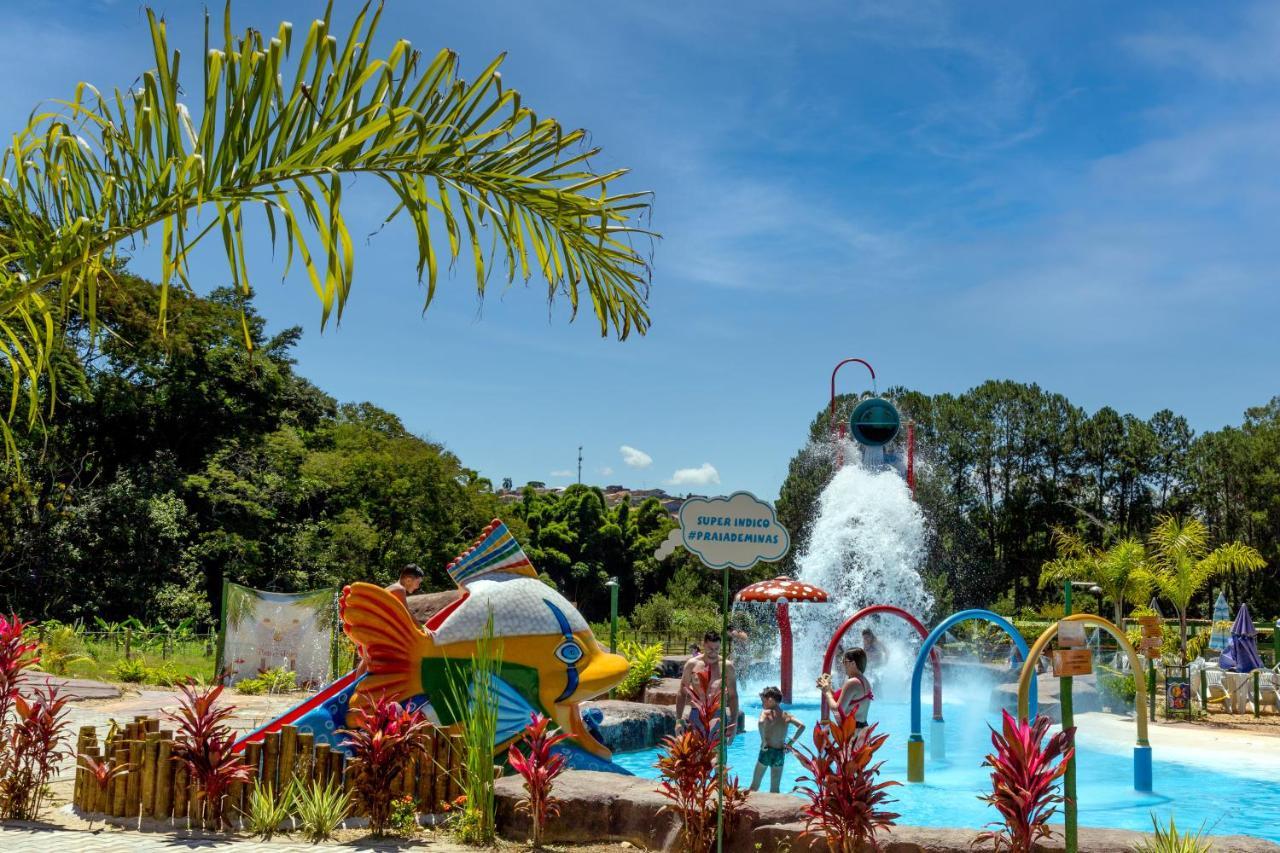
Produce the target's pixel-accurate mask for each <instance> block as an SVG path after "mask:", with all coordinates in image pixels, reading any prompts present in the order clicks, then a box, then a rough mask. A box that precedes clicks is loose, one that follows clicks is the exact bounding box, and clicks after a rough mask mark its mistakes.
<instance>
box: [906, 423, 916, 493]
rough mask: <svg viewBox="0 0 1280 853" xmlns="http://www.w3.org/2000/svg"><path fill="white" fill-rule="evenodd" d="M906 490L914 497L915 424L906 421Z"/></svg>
mask: <svg viewBox="0 0 1280 853" xmlns="http://www.w3.org/2000/svg"><path fill="white" fill-rule="evenodd" d="M907 488H908V489H910V490H911V497H913V498H914V497H915V496H916V422H915V421H907Z"/></svg>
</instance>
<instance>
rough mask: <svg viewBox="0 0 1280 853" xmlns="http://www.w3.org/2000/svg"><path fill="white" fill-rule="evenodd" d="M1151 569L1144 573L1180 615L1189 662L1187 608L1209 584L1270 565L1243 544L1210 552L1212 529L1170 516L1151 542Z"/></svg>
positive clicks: (1184, 654) (1162, 521) (1229, 544)
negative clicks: (1230, 575) (1234, 574)
mask: <svg viewBox="0 0 1280 853" xmlns="http://www.w3.org/2000/svg"><path fill="white" fill-rule="evenodd" d="M1148 545H1149V548H1150V556H1149V557H1148V562H1149V568H1147V569H1146V570H1144V574H1145V575H1146V577H1148V578H1149V579H1150V581H1151V583H1152V584H1153V585H1154V586H1155V587H1156V589H1157V590H1159V592H1160V596H1161V597H1162V598H1164V599H1165V600H1167V601H1168V602H1169V603H1170V604H1172V605H1173V607H1174V609H1175V610H1177V612H1178V633H1179V638H1180V643H1181V646H1182V660H1183V661H1184V662H1185V661H1186V660H1187V608H1188V607H1190V606H1191V599H1192V598H1194V597H1195V596H1196V595H1198V594H1199V593H1200V592H1201V591H1202V590H1203V589H1204V588H1205V586H1206V585H1207V584H1208V583H1209V581H1211V580H1213V579H1214V578H1216V577H1220V576H1221V575H1224V574H1228V573H1230V572H1252V571H1256V570H1258V569H1261V568H1263V567H1264V566H1266V564H1267V563H1266V561H1265V560H1264V559H1262V555H1261V554H1259V553H1258V551H1257V550H1256V549H1254V548H1252V547H1251V546H1249V545H1245V544H1244V543H1243V542H1227V543H1224V544H1222V545H1219V546H1218V547H1217V548H1214V549H1213V550H1212V551H1210V550H1209V528H1208V527H1206V526H1205V524H1204V522H1202V521H1200V520H1199V519H1197V518H1189V519H1186V520H1185V521H1183V520H1181V519H1179V518H1177V517H1176V516H1172V515H1166V516H1164V517H1163V518H1161V519H1160V521H1159V523H1158V524H1156V527H1155V529H1154V530H1153V531H1151V536H1150V537H1149V539H1148Z"/></svg>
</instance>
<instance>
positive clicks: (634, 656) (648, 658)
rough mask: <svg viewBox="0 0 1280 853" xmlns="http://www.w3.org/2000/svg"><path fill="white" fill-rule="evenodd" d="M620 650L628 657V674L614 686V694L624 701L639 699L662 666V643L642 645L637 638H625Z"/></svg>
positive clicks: (620, 644)
mask: <svg viewBox="0 0 1280 853" xmlns="http://www.w3.org/2000/svg"><path fill="white" fill-rule="evenodd" d="M618 645H619V649H618V650H619V652H621V653H622V656H623V657H625V658H626V659H627V674H626V675H624V676H623V677H622V681H620V682H618V686H617V687H615V688H614V695H615V696H616V697H617V698H618V699H621V700H622V701H624V702H629V701H631V700H632V699H638V698H639V697H640V694H641V693H643V692H644V688H645V686H646V685H647V684H648V683H649V682H650V681H652V680H653V679H654V676H655V675H657V673H658V668H659V667H660V666H662V654H663V648H662V643H654V644H653V645H651V646H642V645H640V644H639V643H638V642H636V641H635V640H623V641H622V642H621V643H619V644H618Z"/></svg>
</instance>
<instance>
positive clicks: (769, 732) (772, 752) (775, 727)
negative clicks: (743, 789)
mask: <svg viewBox="0 0 1280 853" xmlns="http://www.w3.org/2000/svg"><path fill="white" fill-rule="evenodd" d="M760 702H761V703H762V704H763V705H764V710H763V711H761V712H760V725H759V729H760V755H759V757H757V758H756V772H755V775H754V776H753V777H752V778H751V790H753V791H759V790H760V780H761V779H763V778H764V770H765V768H766V767H767V768H769V790H770V791H771V792H773V793H775V794H776V793H778V788H779V787H781V785H782V765H783V763H784V762H785V761H786V759H787V750H789V749H791V745H792V744H793V743H795V742H796V740H797V739H798V738H799V737H800V735H801V734H803V733H804V723H802V722H800V721H799V720H797V719H796V718H795V717H793V716H791V715H790V714H788V713H787V712H786V711H784V710H782V708H781V705H782V691H781V690H779V689H778V688H776V687H766V688H765V689H764V690H762V691H761V692H760ZM791 726H795V727H796V733H795V734H794V735H792V736H791V739H790V740H788V739H787V729H788V728H790V727H791Z"/></svg>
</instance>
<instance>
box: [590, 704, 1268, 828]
mask: <svg viewBox="0 0 1280 853" xmlns="http://www.w3.org/2000/svg"><path fill="white" fill-rule="evenodd" d="M877 689H878V688H877ZM753 692H754V691H753ZM926 695H927V694H926ZM980 704H983V703H980V702H979V701H977V698H976V697H975V701H974V702H972V703H968V704H947V705H944V717H945V718H946V720H947V722H946V744H947V758H946V760H945V761H937V760H933V759H928V758H927V759H926V764H925V780H926V781H925V782H924V783H923V784H909V783H907V782H906V778H907V736H908V734H909V733H910V730H911V727H910V708H909V706H908V704H907V703H906V702H903V701H893V700H888V701H877V702H876V703H875V704H874V705H873V711H872V721H873V722H877V723H878V724H879V726H880V731H882V732H887V733H888V734H889V735H890V737H889V740H888V741H886V743H885V745H884V747H883V748H882V749H881V751H880V754H879V757H880V758H881V759H883V760H884V761H885V765H884V769H883V778H884V779H894V780H899V781H901V782H903V784H902V785H901V786H900V787H896V788H893V789H892V791H891V793H892V794H893V796H894V797H895V798H896V800H897V802H896V803H894V804H893V805H892V806H890V809H891V810H892V811H896V812H899V813H900V814H901V815H902V817H901V818H900V819H899V822H900V823H903V824H910V825H915V826H955V827H970V828H978V827H981V826H983V825H984V824H986V823H987V822H989V821H992V820H994V819H995V818H996V813H995V811H994V810H993V809H991V808H989V807H988V806H987V805H985V804H984V803H982V802H981V801H979V799H978V796H979V795H980V794H984V793H987V792H988V791H989V790H990V776H989V771H988V770H987V769H985V768H983V767H981V764H982V760H983V757H984V756H985V755H986V753H987V752H988V750H989V748H990V733H989V730H988V729H987V725H988V724H990V725H999V715H998V714H989V713H987V711H986V708H985V704H983V707H981V709H978V705H980ZM788 709H789V710H790V711H791V712H792V713H793V714H794V715H795V716H797V717H799V718H800V719H802V720H804V721H805V722H806V723H807V724H808V725H810V726H812V725H813V722H814V720H816V719H817V716H818V703H817V700H816V698H812V699H805V698H800V699H799V701H797V702H795V703H794V704H792V705H790V706H788ZM743 711H744V712H745V713H746V715H747V725H746V731H745V732H744V733H743V734H742V735H741V736H739V737H737V738H736V739H735V740H734V742H733V744H732V745H731V746H730V747H729V766H730V767H731V768H732V770H733V772H734V773H736V774H737V775H738V777H739V779H740V781H741V783H742V784H743V786H746V785H747V784H749V783H750V781H751V774H752V771H753V770H754V768H755V761H756V755H757V753H758V752H759V749H760V738H759V735H758V734H757V733H756V731H755V727H756V723H755V721H756V718H757V717H758V715H759V713H760V705H759V703H758V701H756V702H753V703H750V704H744V706H743ZM924 716H925V723H924V724H925V731H924V736H925V739H926V741H928V740H929V737H930V731H929V722H930V721H929V717H930V708H929V706H928V704H926V706H925V708H924ZM801 742H802V743H803V744H811V743H812V741H811V740H810V739H809V732H806V733H805V735H804V736H803V738H802V739H801ZM657 753H658V750H657V749H652V750H645V751H643V752H632V753H620V754H617V755H615V756H614V760H615V761H616V762H617V763H618V764H620V765H622V766H623V767H625V768H627V769H628V770H630V771H631V772H633V773H635V774H637V775H640V776H649V777H656V776H657V771H656V770H655V769H654V766H653V764H654V760H655V758H656V756H657ZM1154 759H1155V791H1154V792H1153V793H1150V794H1141V793H1138V792H1137V791H1135V790H1133V753H1132V743H1129V744H1124V745H1121V744H1112V743H1110V742H1105V741H1099V740H1095V741H1093V742H1091V741H1090V738H1089V732H1088V730H1087V729H1079V730H1078V733H1077V759H1076V773H1077V796H1078V799H1079V803H1080V808H1079V822H1080V825H1081V826H1097V827H1111V828H1116V829H1136V830H1148V831H1149V830H1150V829H1151V815H1152V813H1153V812H1154V813H1155V814H1156V815H1157V816H1158V818H1159V819H1160V820H1161V821H1162V822H1167V821H1168V819H1169V816H1170V814H1173V815H1174V816H1175V817H1176V818H1177V822H1178V826H1179V828H1181V829H1195V828H1197V827H1199V826H1200V825H1201V823H1203V824H1204V825H1205V829H1206V831H1207V832H1210V833H1213V834H1228V835H1229V834H1242V835H1253V836H1257V837H1260V838H1266V839H1269V840H1271V841H1280V819H1276V817H1275V816H1276V815H1277V814H1280V785H1277V784H1276V782H1275V781H1274V780H1267V779H1265V778H1260V777H1257V776H1249V775H1240V774H1239V773H1237V772H1233V768H1231V767H1229V766H1224V767H1221V768H1214V769H1208V768H1205V767H1198V766H1191V765H1184V764H1178V763H1174V762H1170V761H1161V759H1160V751H1159V749H1158V748H1157V749H1156V751H1155V754H1154ZM800 771H801V767H800V764H799V762H798V761H796V759H795V757H794V756H788V758H787V764H786V767H785V769H784V771H783V782H782V788H781V790H782V792H784V793H786V792H788V791H791V790H792V788H793V787H794V786H795V784H796V777H797V776H798V775H801V772H800ZM1255 772H1256V771H1255ZM768 784H769V776H768V773H767V772H766V774H765V777H764V782H763V785H762V787H763V788H764V789H765V790H768ZM1060 821H1061V813H1059V815H1057V816H1056V817H1055V822H1060Z"/></svg>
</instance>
